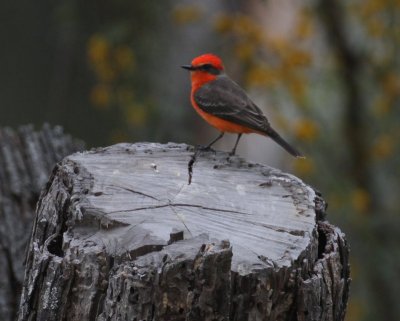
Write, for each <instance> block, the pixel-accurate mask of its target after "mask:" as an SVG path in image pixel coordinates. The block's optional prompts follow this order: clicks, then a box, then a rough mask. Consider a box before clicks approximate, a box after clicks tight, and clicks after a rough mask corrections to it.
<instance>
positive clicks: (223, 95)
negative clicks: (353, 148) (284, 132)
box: [181, 53, 304, 158]
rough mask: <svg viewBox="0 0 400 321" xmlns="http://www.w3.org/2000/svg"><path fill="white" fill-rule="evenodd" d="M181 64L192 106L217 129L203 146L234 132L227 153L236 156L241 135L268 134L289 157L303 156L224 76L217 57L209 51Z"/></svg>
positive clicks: (209, 145)
mask: <svg viewBox="0 0 400 321" xmlns="http://www.w3.org/2000/svg"><path fill="white" fill-rule="evenodd" d="M181 67H182V68H184V69H186V70H189V71H190V75H191V85H192V89H191V94H190V100H191V103H192V106H193V108H194V109H195V110H196V112H197V113H198V114H199V115H200V116H201V117H202V118H203V119H204V120H205V121H206V122H208V123H209V124H210V125H211V126H213V127H215V128H216V129H217V130H219V132H220V133H219V135H218V136H217V137H216V138H215V139H214V140H213V141H212V142H211V143H209V144H208V145H207V146H205V147H204V149H206V150H209V149H211V146H212V145H213V144H214V143H216V142H217V141H218V140H220V139H221V138H222V137H223V136H224V134H225V133H234V134H237V139H236V142H235V145H234V147H233V149H232V151H231V152H230V155H235V153H236V148H237V145H238V143H239V140H240V138H241V137H242V135H243V134H250V133H256V134H259V135H263V136H268V137H270V138H271V139H272V140H274V141H275V142H276V143H278V144H279V145H280V146H281V147H283V148H284V149H285V150H286V151H287V152H288V153H289V154H291V155H292V156H294V157H298V158H303V157H304V156H303V155H302V154H301V153H300V152H299V151H298V150H297V149H296V148H294V147H293V146H291V145H290V144H289V143H288V142H286V141H285V140H284V139H283V138H282V137H281V136H280V135H279V134H278V133H277V132H276V130H274V129H273V128H272V127H271V125H270V123H269V121H268V119H267V117H265V115H264V114H263V112H262V111H261V109H260V108H259V107H257V105H256V104H255V103H254V102H253V101H252V100H251V99H250V98H249V96H248V95H247V93H246V92H245V91H244V89H242V88H241V87H240V86H239V85H238V84H237V83H236V82H234V81H233V80H232V79H231V78H229V77H228V76H227V75H226V73H225V68H224V65H223V62H222V59H221V58H220V57H218V56H217V55H215V54H212V53H207V54H202V55H200V56H198V57H196V58H194V59H193V60H192V62H191V64H190V65H182V66H181Z"/></svg>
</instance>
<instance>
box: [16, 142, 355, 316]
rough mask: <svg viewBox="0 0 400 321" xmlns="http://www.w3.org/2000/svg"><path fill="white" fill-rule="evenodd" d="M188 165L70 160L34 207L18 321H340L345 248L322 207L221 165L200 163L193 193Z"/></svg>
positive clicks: (182, 154) (121, 153)
mask: <svg viewBox="0 0 400 321" xmlns="http://www.w3.org/2000/svg"><path fill="white" fill-rule="evenodd" d="M193 153H194V151H193V148H192V147H190V146H187V145H185V144H173V143H169V144H166V145H162V144H156V143H142V144H119V145H114V146H111V147H107V148H103V149H96V150H92V151H90V152H84V153H76V154H73V155H71V156H69V157H67V158H65V159H64V161H63V162H62V163H61V164H60V165H59V166H58V167H57V168H56V169H55V171H54V172H53V176H52V178H51V179H50V181H49V183H48V185H47V189H46V191H45V193H43V195H42V198H41V200H40V203H39V205H38V210H37V217H36V221H35V226H34V230H33V234H32V239H31V242H30V252H29V254H28V257H27V271H26V279H25V282H24V291H23V297H22V301H21V307H20V314H19V320H64V319H65V320H288V319H290V320H291V319H293V320H342V319H343V318H344V313H345V307H346V302H347V293H348V284H349V273H348V247H347V244H346V241H345V239H344V236H343V234H342V233H341V232H340V230H338V229H337V228H335V227H333V226H332V225H330V224H329V223H328V222H323V221H322V220H321V218H323V217H324V215H325V203H324V201H323V199H322V198H321V197H320V196H319V195H317V193H316V192H315V191H314V190H313V189H312V188H311V187H309V186H307V185H306V184H304V183H303V182H302V181H300V180H299V179H298V178H296V177H294V176H292V175H289V174H286V173H282V172H281V171H278V170H276V169H273V168H270V167H267V166H263V165H259V164H252V163H248V162H246V161H245V160H243V159H241V158H240V157H236V156H235V157H229V156H228V154H226V153H222V152H212V151H211V152H202V153H200V154H198V155H197V157H196V162H195V163H194V164H193V176H192V182H191V184H190V185H189V184H188V162H189V161H190V159H191V156H192V155H193ZM329 300H330V301H329ZM330 302H331V303H330Z"/></svg>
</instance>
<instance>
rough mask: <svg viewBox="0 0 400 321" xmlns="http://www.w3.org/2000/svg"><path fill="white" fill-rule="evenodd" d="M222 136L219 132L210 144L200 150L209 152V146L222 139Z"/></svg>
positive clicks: (222, 133)
mask: <svg viewBox="0 0 400 321" xmlns="http://www.w3.org/2000/svg"><path fill="white" fill-rule="evenodd" d="M224 134H225V133H224V132H220V133H219V135H218V137H217V138H215V139H214V140H213V141H212V142H211V143H209V144H208V145H207V146H204V147H202V148H201V149H202V150H210V149H211V146H212V145H214V143H216V142H217V141H219V140H220V139H221V138H222V136H224Z"/></svg>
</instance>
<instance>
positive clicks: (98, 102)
mask: <svg viewBox="0 0 400 321" xmlns="http://www.w3.org/2000/svg"><path fill="white" fill-rule="evenodd" d="M90 101H91V103H92V104H93V105H94V106H96V107H99V108H101V109H105V108H107V107H109V104H110V101H111V90H110V87H109V86H107V85H104V84H100V85H96V86H94V87H93V88H92V90H91V92H90Z"/></svg>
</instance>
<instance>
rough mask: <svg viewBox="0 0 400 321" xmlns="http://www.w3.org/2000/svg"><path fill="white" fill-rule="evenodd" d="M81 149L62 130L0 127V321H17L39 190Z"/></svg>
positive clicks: (80, 146)
mask: <svg viewBox="0 0 400 321" xmlns="http://www.w3.org/2000/svg"><path fill="white" fill-rule="evenodd" d="M79 148H82V144H81V143H79V142H77V141H73V140H72V139H71V137H70V136H69V135H65V134H64V133H63V131H62V128H61V127H53V128H52V127H50V126H48V125H45V126H43V128H42V129H41V130H40V131H34V130H33V127H32V126H21V127H20V128H19V129H18V130H16V131H14V130H12V129H11V128H0V222H1V224H0V271H2V273H3V275H2V277H1V278H0V320H4V321H9V320H15V317H16V313H17V309H18V304H19V297H20V292H21V287H22V282H23V279H24V266H23V260H24V258H25V255H26V253H25V251H26V247H27V245H28V241H29V237H30V233H31V229H32V223H33V220H34V217H35V207H36V203H37V200H38V198H39V194H40V190H41V188H42V187H43V186H44V184H45V183H46V182H47V180H48V177H49V175H50V173H51V168H52V167H53V166H54V164H55V163H56V162H57V161H60V160H61V159H62V158H63V157H65V156H66V155H68V154H71V153H72V152H75V151H77V150H78V149H79Z"/></svg>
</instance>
